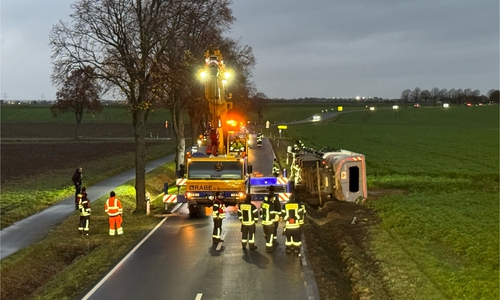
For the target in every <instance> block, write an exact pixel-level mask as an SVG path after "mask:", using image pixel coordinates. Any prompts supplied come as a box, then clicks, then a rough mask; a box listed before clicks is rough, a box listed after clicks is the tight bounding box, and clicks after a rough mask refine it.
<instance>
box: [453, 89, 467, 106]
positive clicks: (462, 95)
mask: <svg viewBox="0 0 500 300" xmlns="http://www.w3.org/2000/svg"><path fill="white" fill-rule="evenodd" d="M455 99H456V100H457V104H458V105H460V103H463V102H465V93H464V91H463V90H462V89H458V90H456V91H455Z"/></svg>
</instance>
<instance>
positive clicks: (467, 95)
mask: <svg viewBox="0 0 500 300" xmlns="http://www.w3.org/2000/svg"><path fill="white" fill-rule="evenodd" d="M463 95H464V102H472V101H473V98H474V95H473V94H472V90H471V89H465V90H464V93H463Z"/></svg>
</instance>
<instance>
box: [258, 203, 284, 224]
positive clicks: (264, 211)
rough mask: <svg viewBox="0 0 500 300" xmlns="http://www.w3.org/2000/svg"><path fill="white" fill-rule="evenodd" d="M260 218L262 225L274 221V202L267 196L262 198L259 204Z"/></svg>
mask: <svg viewBox="0 0 500 300" xmlns="http://www.w3.org/2000/svg"><path fill="white" fill-rule="evenodd" d="M260 218H261V220H262V225H271V224H273V223H274V222H276V211H275V210H274V203H273V202H271V200H270V199H269V198H268V197H267V196H266V197H265V198H264V202H262V204H261V205H260ZM278 219H279V216H278Z"/></svg>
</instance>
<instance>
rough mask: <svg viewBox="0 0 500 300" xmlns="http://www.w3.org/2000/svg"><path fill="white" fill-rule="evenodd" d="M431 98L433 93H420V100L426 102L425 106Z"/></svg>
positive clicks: (426, 91)
mask: <svg viewBox="0 0 500 300" xmlns="http://www.w3.org/2000/svg"><path fill="white" fill-rule="evenodd" d="M430 98H431V93H430V92H429V90H423V91H421V92H420V99H422V100H424V106H427V99H430Z"/></svg>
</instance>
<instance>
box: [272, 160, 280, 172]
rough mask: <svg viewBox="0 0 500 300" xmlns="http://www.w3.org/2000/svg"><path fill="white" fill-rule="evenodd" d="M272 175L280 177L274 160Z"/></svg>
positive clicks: (278, 168)
mask: <svg viewBox="0 0 500 300" xmlns="http://www.w3.org/2000/svg"><path fill="white" fill-rule="evenodd" d="M273 175H274V177H278V176H280V167H279V165H278V162H277V161H276V158H275V159H274V162H273Z"/></svg>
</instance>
